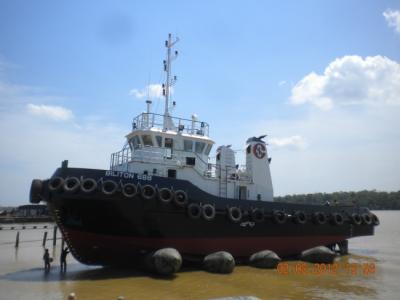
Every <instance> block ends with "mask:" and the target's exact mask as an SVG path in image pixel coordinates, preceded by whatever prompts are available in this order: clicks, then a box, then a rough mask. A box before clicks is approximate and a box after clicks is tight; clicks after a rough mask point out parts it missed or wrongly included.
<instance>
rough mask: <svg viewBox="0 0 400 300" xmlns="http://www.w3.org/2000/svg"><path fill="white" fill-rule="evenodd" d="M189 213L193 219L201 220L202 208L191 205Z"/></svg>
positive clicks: (197, 205) (188, 209)
mask: <svg viewBox="0 0 400 300" xmlns="http://www.w3.org/2000/svg"><path fill="white" fill-rule="evenodd" d="M187 213H188V216H189V217H190V218H191V219H195V220H196V219H200V217H201V215H202V207H201V206H200V205H199V204H197V203H190V204H189V205H188V207H187Z"/></svg>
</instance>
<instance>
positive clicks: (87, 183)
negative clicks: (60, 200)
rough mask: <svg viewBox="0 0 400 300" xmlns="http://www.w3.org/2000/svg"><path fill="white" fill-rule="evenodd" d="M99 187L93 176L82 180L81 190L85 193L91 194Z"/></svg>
mask: <svg viewBox="0 0 400 300" xmlns="http://www.w3.org/2000/svg"><path fill="white" fill-rule="evenodd" d="M96 189H97V182H96V180H94V179H93V178H85V179H83V180H82V181H81V190H82V192H84V193H85V194H90V193H92V192H94V191H95V190H96Z"/></svg>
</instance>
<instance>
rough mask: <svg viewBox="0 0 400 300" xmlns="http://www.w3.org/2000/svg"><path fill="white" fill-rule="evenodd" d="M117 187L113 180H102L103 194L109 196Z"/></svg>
mask: <svg viewBox="0 0 400 300" xmlns="http://www.w3.org/2000/svg"><path fill="white" fill-rule="evenodd" d="M117 189H118V185H117V184H116V183H115V182H114V181H113V180H105V181H103V184H102V185H101V191H102V192H103V194H105V195H107V196H111V195H113V194H115V192H116V191H117Z"/></svg>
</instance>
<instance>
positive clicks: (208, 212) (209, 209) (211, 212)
mask: <svg viewBox="0 0 400 300" xmlns="http://www.w3.org/2000/svg"><path fill="white" fill-rule="evenodd" d="M215 213H216V212H215V207H214V205H211V204H204V205H203V207H202V215H203V218H204V220H206V221H212V220H214V219H215Z"/></svg>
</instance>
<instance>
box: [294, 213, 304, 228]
mask: <svg viewBox="0 0 400 300" xmlns="http://www.w3.org/2000/svg"><path fill="white" fill-rule="evenodd" d="M293 221H294V222H295V223H296V224H302V225H303V224H306V223H307V216H306V214H305V213H304V211H301V210H298V211H296V212H295V213H294V214H293Z"/></svg>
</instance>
